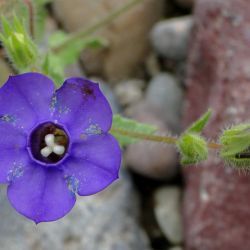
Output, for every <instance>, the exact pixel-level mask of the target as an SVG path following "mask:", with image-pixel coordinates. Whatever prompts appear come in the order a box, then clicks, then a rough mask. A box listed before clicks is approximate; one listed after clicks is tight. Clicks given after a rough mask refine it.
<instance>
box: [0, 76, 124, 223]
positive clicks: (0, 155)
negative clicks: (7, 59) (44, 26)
mask: <svg viewBox="0 0 250 250" xmlns="http://www.w3.org/2000/svg"><path fill="white" fill-rule="evenodd" d="M111 124H112V111H111V108H110V105H109V103H108V102H107V100H106V98H105V97H104V95H103V94H102V93H101V91H100V89H99V86H98V84H96V83H93V82H91V81H89V80H86V79H83V78H77V77H76V78H69V79H67V80H66V81H65V82H64V84H63V85H62V87H61V88H60V89H58V90H55V89H54V84H53V82H52V80H50V79H49V78H48V77H46V76H44V75H42V74H39V73H25V74H20V75H16V76H10V77H9V79H8V80H7V82H6V83H5V85H4V86H3V87H2V88H1V89H0V183H5V184H7V185H8V189H7V195H8V199H9V201H10V203H11V205H12V206H13V207H14V208H15V209H16V210H17V211H18V212H19V213H21V214H22V215H24V216H26V217H28V218H30V219H32V220H33V221H35V222H36V223H39V222H45V221H53V220H57V219H59V218H61V217H63V216H64V215H65V214H67V213H68V212H69V211H70V210H71V209H72V207H73V206H74V204H75V201H76V194H78V195H91V194H95V193H97V192H99V191H101V190H102V189H104V188H105V187H107V186H108V185H109V184H111V183H112V182H113V181H114V180H116V179H117V178H118V172H119V167H120V162H121V150H120V148H119V145H118V143H117V141H116V140H115V139H114V137H113V136H112V135H110V134H109V133H108V131H109V129H110V127H111Z"/></svg>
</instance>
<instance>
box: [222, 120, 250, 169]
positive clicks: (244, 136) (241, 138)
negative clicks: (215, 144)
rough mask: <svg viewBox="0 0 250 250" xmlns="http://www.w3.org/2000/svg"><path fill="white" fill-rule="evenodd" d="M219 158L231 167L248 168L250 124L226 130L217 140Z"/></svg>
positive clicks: (249, 160) (249, 163) (249, 165)
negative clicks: (219, 145) (219, 144)
mask: <svg viewBox="0 0 250 250" xmlns="http://www.w3.org/2000/svg"><path fill="white" fill-rule="evenodd" d="M219 141H220V143H221V144H222V148H221V150H220V157H221V158H222V159H223V160H224V161H225V162H226V163H228V164H230V165H231V166H235V167H240V168H250V124H240V125H236V126H233V127H231V128H229V129H226V130H225V131H224V132H223V133H222V135H221V136H220V139H219Z"/></svg>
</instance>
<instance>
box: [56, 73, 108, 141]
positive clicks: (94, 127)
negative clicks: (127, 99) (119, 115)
mask: <svg viewBox="0 0 250 250" xmlns="http://www.w3.org/2000/svg"><path fill="white" fill-rule="evenodd" d="M53 107H54V110H53V112H54V115H53V119H54V120H57V121H59V122H60V123H61V124H65V125H66V126H67V127H68V129H69V131H70V133H71V136H72V138H73V139H74V140H79V139H80V138H81V136H82V135H83V134H84V133H88V132H90V133H91V131H94V133H101V132H107V131H108V130H109V129H110V127H111V123H112V111H111V108H110V105H109V103H108V101H107V99H106V98H105V97H104V95H103V94H102V92H101V90H100V88H99V85H98V84H96V83H93V82H91V81H88V80H86V79H83V78H69V79H67V80H66V81H65V82H64V84H63V86H62V87H61V88H60V89H58V90H57V91H56V93H55V96H54V99H53Z"/></svg>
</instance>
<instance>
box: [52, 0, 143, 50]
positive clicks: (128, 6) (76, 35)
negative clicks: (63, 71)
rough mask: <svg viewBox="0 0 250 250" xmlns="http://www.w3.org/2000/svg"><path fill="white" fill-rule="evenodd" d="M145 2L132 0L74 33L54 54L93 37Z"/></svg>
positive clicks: (56, 48)
mask: <svg viewBox="0 0 250 250" xmlns="http://www.w3.org/2000/svg"><path fill="white" fill-rule="evenodd" d="M143 1H144V0H131V1H129V2H128V3H127V4H125V5H123V6H122V7H120V8H118V9H116V10H114V11H113V12H111V13H110V14H108V15H107V16H105V17H104V18H102V19H100V20H98V21H97V22H95V23H94V24H92V25H91V26H89V27H87V28H85V29H84V30H80V31H78V32H76V33H72V34H71V36H70V37H69V38H68V39H67V40H66V41H65V42H64V43H62V44H60V45H59V46H58V47H55V48H54V49H53V52H54V53H59V52H61V51H62V50H63V49H64V48H65V47H67V46H69V45H71V44H72V43H73V42H74V41H75V40H78V39H80V38H84V37H86V36H88V35H91V34H92V33H93V32H95V31H97V30H98V29H100V28H102V27H103V26H104V25H106V24H108V23H110V22H111V21H113V20H114V19H115V18H117V17H118V16H120V15H121V14H123V13H125V12H127V11H128V10H129V9H131V8H132V7H134V6H135V5H137V4H138V3H140V2H143Z"/></svg>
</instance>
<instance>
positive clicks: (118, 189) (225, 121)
mask: <svg viewBox="0 0 250 250" xmlns="http://www.w3.org/2000/svg"><path fill="white" fill-rule="evenodd" d="M10 2H11V1H9V0H0V8H2V11H3V9H4V10H6V13H4V14H6V15H7V14H8V11H10V10H9V9H10V8H11V9H12V8H14V7H15V4H16V3H17V2H18V1H15V0H13V4H11V5H9V4H8V8H7V7H6V6H7V3H10ZM24 2H27V1H24ZM127 2H128V0H70V1H69V0H52V1H49V2H48V3H47V4H46V6H45V8H46V10H47V12H48V15H47V17H46V18H45V33H44V35H43V37H42V42H41V47H43V46H44V47H46V46H47V43H48V38H49V37H50V36H51V35H52V34H53V33H55V32H56V31H58V30H64V31H65V32H68V33H72V32H76V31H78V30H81V29H83V28H84V27H89V26H91V25H92V24H93V23H95V22H96V21H98V20H101V19H102V18H104V17H105V16H107V15H108V14H109V13H110V12H112V11H113V10H115V9H116V8H119V7H121V6H122V5H124V4H126V3H127ZM10 6H11V7H10ZM249 13H250V2H249V0H197V2H196V1H195V0H144V1H141V2H140V3H138V4H136V5H135V6H134V7H132V8H130V9H129V10H127V11H125V12H124V13H123V14H121V15H119V16H118V17H116V18H115V19H114V20H112V21H111V22H109V23H107V24H105V25H103V27H102V28H101V29H99V30H98V32H96V33H95V34H97V35H98V36H100V37H102V38H104V39H105V41H106V43H105V46H103V47H102V48H88V49H85V50H84V51H83V52H82V53H81V54H79V58H78V61H77V63H74V64H72V65H70V66H68V67H67V69H66V72H65V74H66V76H87V77H89V78H91V79H93V80H95V81H97V82H99V83H100V84H101V88H102V90H103V91H104V93H105V94H106V96H107V98H108V99H109V102H110V104H111V106H112V109H113V112H114V113H121V114H123V115H124V116H127V117H130V118H133V119H136V120H138V121H140V122H144V123H149V124H153V125H155V126H157V127H158V129H159V133H160V134H162V135H167V134H170V133H171V134H173V135H179V134H180V133H181V131H183V130H184V128H186V127H187V126H188V124H190V123H191V122H192V121H194V119H196V118H197V117H199V115H201V114H202V113H203V112H204V111H206V109H207V108H208V107H212V108H213V109H214V111H215V114H214V116H213V119H212V123H211V125H210V126H209V128H208V129H207V130H206V135H207V136H209V137H210V138H211V139H214V140H216V136H218V135H219V134H220V133H221V129H222V128H223V127H225V126H228V125H230V124H232V123H236V122H240V121H244V120H247V119H248V118H247V117H246V114H247V112H248V111H247V110H248V109H247V107H248V104H250V103H249V100H248V99H249V98H248V96H247V93H249V92H248V91H249V88H250V87H249V81H250V80H249V79H250V70H249V69H248V68H247V65H250V52H249V51H250V49H249V45H250V30H249V27H250V25H249V24H250V20H249V17H248V15H249ZM237 58H238V59H239V58H240V59H239V60H237ZM10 74H13V69H12V67H11V65H10V64H9V63H8V62H7V61H6V58H5V54H4V51H3V49H2V48H1V49H0V82H1V84H3V83H4V82H5V81H6V79H7V77H8V75H10ZM248 120H249V119H248ZM249 181H250V178H249V176H248V174H243V173H239V172H238V171H234V170H232V169H231V168H227V167H224V165H223V164H222V163H220V161H219V160H218V158H217V157H216V153H213V152H212V153H211V156H210V160H209V161H208V162H206V163H204V164H202V165H199V166H193V167H189V168H185V169H183V168H182V167H181V166H180V164H179V157H178V154H177V152H176V150H175V149H174V148H173V147H170V146H166V145H163V144H161V143H154V142H145V141H143V142H139V143H136V144H133V145H129V146H128V147H127V148H125V149H124V157H123V164H122V169H121V173H120V179H119V180H118V181H116V182H115V183H114V184H113V185H111V186H110V187H108V188H107V189H106V190H104V191H102V192H101V193H99V194H97V195H94V196H91V197H79V198H78V202H77V203H76V206H75V207H74V208H73V210H72V211H71V213H70V214H68V215H67V216H66V217H65V218H63V219H61V220H59V221H57V222H51V223H41V224H39V225H37V226H36V225H34V223H32V222H31V221H28V220H27V219H25V218H23V217H22V216H20V215H18V214H17V213H16V211H14V209H12V208H11V207H10V205H9V204H8V201H7V198H6V196H5V192H6V190H5V188H4V187H2V188H1V192H0V249H1V250H5V249H6V250H50V249H54V250H78V249H79V250H184V249H188V250H217V249H218V250H219V249H220V250H231V249H232V250H233V249H234V250H236V249H237V250H241V249H244V250H247V249H250V242H249V241H250V233H249V232H250V230H249V228H250V220H249V219H250V212H249V210H250V209H249V205H250V204H249V203H250V202H248V201H247V197H248V195H249V191H250V184H249Z"/></svg>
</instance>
